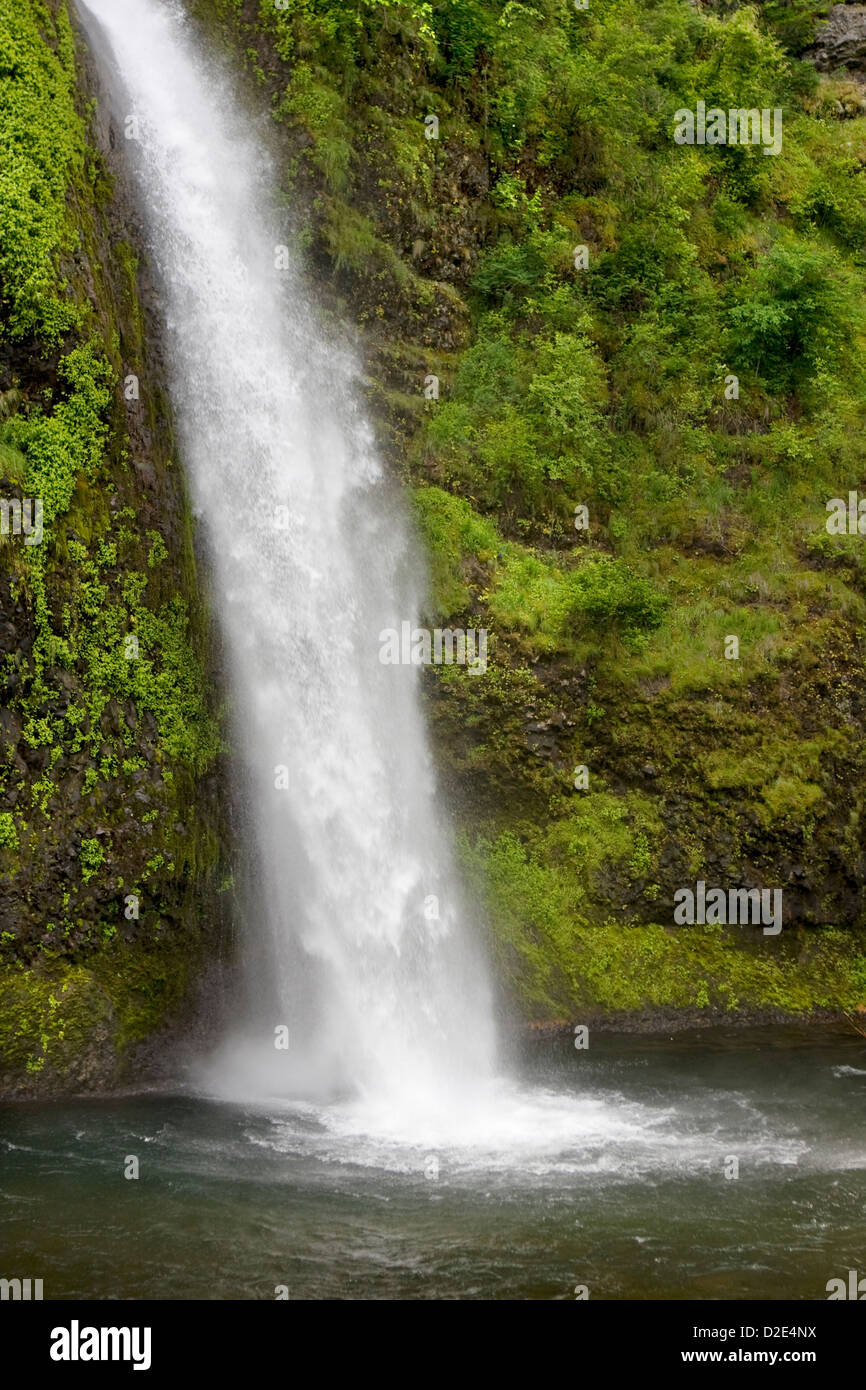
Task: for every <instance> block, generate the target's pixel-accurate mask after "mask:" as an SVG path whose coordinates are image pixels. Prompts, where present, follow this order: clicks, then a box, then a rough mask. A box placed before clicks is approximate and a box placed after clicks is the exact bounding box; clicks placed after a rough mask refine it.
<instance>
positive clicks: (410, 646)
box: [379, 623, 487, 675]
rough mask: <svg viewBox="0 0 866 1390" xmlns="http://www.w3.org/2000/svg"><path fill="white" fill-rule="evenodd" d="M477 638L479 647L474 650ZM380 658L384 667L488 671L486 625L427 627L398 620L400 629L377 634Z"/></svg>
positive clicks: (474, 673)
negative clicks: (456, 668) (453, 668)
mask: <svg viewBox="0 0 866 1390" xmlns="http://www.w3.org/2000/svg"><path fill="white" fill-rule="evenodd" d="M476 637H477V639H478V650H477V651H476ZM379 642H380V644H381V645H380V647H379V660H380V662H381V663H382V665H383V666H429V665H430V664H431V662H432V664H433V665H435V666H441V665H442V664H443V663H444V664H445V665H446V666H451V665H457V666H466V667H468V668H469V670H470V672H471V673H472V674H473V675H477V674H478V672H480V671H486V670H487V628H486V627H480V628H478V629H477V631H476V629H475V628H474V627H470V628H468V629H467V630H466V631H465V632H464V631H463V629H462V628H450V627H446V628H441V627H437V628H434V630H433V632H432V633H431V632H430V630H429V629H428V628H425V627H416V628H415V629H414V630H413V628H412V624H411V623H401V624H400V631H399V632H398V631H397V629H396V628H395V627H386V628H383V630H382V631H381V632H380V633H379Z"/></svg>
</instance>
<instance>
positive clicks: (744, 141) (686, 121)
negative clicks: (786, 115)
mask: <svg viewBox="0 0 866 1390" xmlns="http://www.w3.org/2000/svg"><path fill="white" fill-rule="evenodd" d="M674 121H675V123H676V124H675V125H674V139H675V141H676V142H677V144H678V145H763V146H764V154H781V152H782V110H781V107H778V106H777V107H775V108H774V109H773V110H772V111H771V110H770V108H769V107H766V106H765V107H764V108H763V109H762V110H760V111H759V110H758V108H757V107H750V108H748V109H746V108H745V107H741V106H738V107H731V109H730V110H729V111H723V110H722V108H721V107H720V106H711V107H710V109H709V111H708V110H707V104H706V102H705V101H699V102H698V105H697V109H696V110H694V111H690V110H689V109H688V108H687V107H685V106H681V107H680V109H679V111H675V112H674Z"/></svg>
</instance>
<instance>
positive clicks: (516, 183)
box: [192, 0, 866, 1018]
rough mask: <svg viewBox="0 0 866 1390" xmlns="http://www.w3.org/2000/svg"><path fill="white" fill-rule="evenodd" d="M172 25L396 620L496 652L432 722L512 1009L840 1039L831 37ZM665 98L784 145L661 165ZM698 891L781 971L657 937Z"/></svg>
mask: <svg viewBox="0 0 866 1390" xmlns="http://www.w3.org/2000/svg"><path fill="white" fill-rule="evenodd" d="M192 8H193V10H194V12H195V13H196V14H197V16H198V17H199V18H200V20H201V22H202V24H203V26H204V28H205V30H206V32H207V35H208V41H209V42H212V43H220V42H221V43H223V44H224V45H225V46H226V47H227V48H228V49H230V50H232V51H233V52H234V53H235V55H236V56H238V57H239V58H241V59H242V60H243V61H244V62H245V64H246V67H247V70H248V72H249V73H250V75H251V78H252V80H253V82H254V83H255V84H256V85H257V86H258V87H259V88H260V89H261V91H262V93H263V94H264V95H265V96H266V97H267V98H269V99H270V101H271V103H272V109H273V113H274V117H275V136H276V138H277V139H278V140H279V141H280V142H281V147H282V166H283V170H284V187H285V191H286V193H287V196H288V198H289V199H290V201H291V205H292V207H293V209H294V211H295V213H296V214H297V216H298V219H299V225H297V226H296V227H295V233H296V240H297V242H298V244H299V246H301V247H302V248H304V249H305V251H306V254H307V257H308V264H309V268H310V272H311V274H312V275H313V276H315V278H316V281H317V284H318V286H319V290H320V294H321V295H322V298H323V300H324V301H326V302H329V303H330V304H331V305H332V307H333V308H334V310H335V311H336V312H338V313H340V314H342V315H343V316H344V317H345V318H346V319H350V320H352V321H353V322H354V323H355V324H356V325H357V327H358V329H359V332H360V337H361V350H362V351H363V353H364V355H365V362H366V367H367V375H368V379H369V383H370V404H371V409H372V410H373V411H374V413H375V415H376V418H377V420H378V423H379V430H380V436H381V438H382V441H383V447H384V448H385V449H386V451H387V452H388V453H389V455H390V458H391V462H392V467H393V468H394V470H395V471H396V472H398V473H399V474H400V475H401V476H402V477H403V478H404V479H405V481H406V483H407V486H409V487H410V488H411V489H412V493H413V498H414V502H415V507H416V514H417V517H418V522H419V529H420V531H421V534H422V536H423V539H424V542H425V544H426V546H427V550H428V554H429V556H430V565H431V595H432V596H431V605H430V613H429V615H428V618H429V621H430V623H431V625H434V624H435V625H441V626H451V627H454V628H468V627H470V626H471V627H475V628H482V627H483V628H486V629H488V630H489V632H490V652H491V656H490V660H489V664H488V669H487V671H486V673H485V675H484V676H483V677H482V676H472V675H470V674H468V673H467V672H465V671H461V670H459V669H458V668H447V667H442V668H439V669H438V670H437V669H434V670H431V672H430V679H429V692H428V693H429V708H430V718H431V722H432V725H433V728H434V730H435V733H436V739H437V748H438V751H439V758H440V766H441V776H442V780H443V786H444V788H445V790H446V791H447V794H448V796H449V798H450V800H451V802H452V804H454V805H455V806H456V808H457V810H458V815H459V818H460V822H461V827H462V829H461V837H462V844H463V849H464V859H465V863H466V866H467V870H468V872H469V874H470V876H471V878H472V879H473V881H474V883H475V884H476V886H477V890H478V893H479V895H480V896H481V898H482V899H483V901H484V903H485V905H486V909H487V912H488V917H489V920H490V921H491V923H492V937H491V947H492V950H493V952H494V954H495V956H496V958H497V960H498V964H499V969H500V972H501V974H502V976H503V977H504V978H506V979H507V980H508V981H509V983H510V986H511V989H512V992H513V994H514V995H515V997H516V998H517V999H518V1000H519V1001H520V1005H521V1007H522V1008H523V1010H524V1011H525V1013H527V1014H528V1015H529V1016H530V1017H535V1018H550V1017H556V1016H560V1017H574V1016H575V1014H576V1011H578V1010H579V1011H581V1014H582V1013H583V1012H587V1011H589V1012H593V1013H598V1012H599V1011H606V1012H608V1013H610V1012H611V1011H636V1010H641V1009H643V1008H645V1007H646V1006H650V1008H652V1009H656V1010H662V1009H663V1010H667V1011H671V1010H674V1011H676V1010H679V1011H681V1012H684V1013H689V1014H690V1015H691V1016H693V1015H695V1014H698V1015H700V1016H703V1017H714V1016H715V1017H717V1016H719V1015H720V1014H726V1015H731V1014H733V1013H737V1012H743V1011H745V1012H747V1013H748V1012H752V1013H754V1012H756V1011H758V1012H759V1011H761V1010H767V1009H770V1010H772V1009H787V1010H791V1011H794V1012H799V1011H808V1010H810V1009H815V1008H821V1007H829V1008H836V1009H838V1008H839V1007H843V1008H845V1009H856V1008H858V1007H861V1006H862V1004H863V999H864V983H866V971H864V956H863V947H862V942H863V938H862V930H863V927H864V922H866V900H864V895H863V883H864V869H866V860H864V848H863V841H862V828H861V827H862V820H863V813H864V805H863V784H862V780H861V779H859V778H858V777H857V776H856V775H852V769H853V768H854V767H855V766H856V764H857V762H858V760H859V757H860V751H859V750H860V749H861V747H862V733H861V730H862V719H863V714H864V702H866V669H864V660H863V648H862V641H861V636H860V618H859V616H858V615H860V614H861V613H862V611H863V603H864V589H863V574H864V571H863V568H862V555H861V542H860V541H859V540H858V538H857V537H856V536H853V537H849V536H840V535H835V536H831V535H830V534H829V533H828V531H827V529H826V525H825V523H826V520H827V510H826V506H827V502H828V500H829V499H831V498H834V497H839V495H840V493H841V494H843V495H844V496H846V497H847V495H848V491H849V489H855V490H856V489H857V488H858V487H862V481H863V478H864V472H866V469H864V462H866V460H864V450H863V447H862V444H861V443H860V442H859V439H860V438H862V435H863V428H862V427H863V413H862V395H858V392H860V391H861V389H862V388H861V386H860V384H859V383H861V381H862V374H861V370H860V366H859V365H858V362H857V360H856V354H857V352H859V351H860V350H861V347H862V344H863V342H864V336H863V335H864V318H863V303H864V289H866V284H864V280H863V272H862V245H863V235H864V231H866V129H864V121H863V115H864V107H863V104H862V93H861V92H860V90H859V88H858V87H857V85H856V83H854V82H852V80H851V78H850V76H849V74H847V73H846V72H845V71H834V72H832V73H829V74H828V75H826V76H819V75H818V74H817V73H816V70H815V66H814V64H813V63H812V62H810V61H809V57H808V50H809V48H810V45H812V43H813V42H814V39H815V33H816V29H817V27H818V25H819V24H820V23H821V22H822V21H823V20H824V19H825V17H826V15H827V11H828V9H829V6H828V5H827V4H824V3H820V2H819V3H810V0H797V3H795V4H793V5H787V4H781V5H776V4H767V5H764V6H760V7H741V6H738V5H736V4H726V3H725V4H718V5H715V4H713V5H709V4H708V5H686V4H681V3H676V0H670V3H668V0H663V3H659V4H656V5H653V6H651V7H637V6H633V5H622V4H618V3H613V2H612V0H611V3H601V0H599V3H596V0H592V3H591V4H590V6H589V7H588V8H587V9H586V10H585V11H581V10H579V9H578V8H576V7H574V8H573V7H570V6H565V7H563V6H561V5H559V4H554V3H544V2H543V0H542V2H541V3H539V4H536V5H534V6H533V7H531V8H527V7H523V6H515V5H510V4H509V5H506V4H500V3H483V2H482V0H460V3H450V2H449V0H441V3H432V4H423V3H409V2H408V0H407V3H402V4H393V5H392V4H389V5H382V4H374V3H372V2H371V3H362V4H360V5H359V6H357V7H355V8H354V9H353V10H352V13H351V14H349V13H348V12H345V11H344V10H343V9H342V8H341V7H340V6H338V5H330V4H328V3H326V2H325V0H322V3H317V4H310V3H306V0H286V3H285V4H281V5H280V6H278V7H277V6H274V7H272V6H270V5H261V6H260V5H259V4H257V3H255V2H254V0H195V3H194V4H193V6H192ZM838 8H840V7H837V9H838ZM844 8H845V9H846V12H847V11H849V10H851V11H852V13H846V16H845V20H846V24H847V25H848V29H849V31H851V32H853V28H856V16H854V15H853V7H844ZM835 13H836V11H835V10H834V11H833V14H834V15H835ZM838 24H839V20H838V19H833V18H832V16H831V26H832V25H836V26H838ZM852 26H853V27H852ZM822 42H823V40H822ZM845 51H846V52H847V51H848V50H847V49H846V50H845ZM828 52H829V50H828ZM837 61H838V59H837V58H836V57H833V58H829V57H828V62H829V63H830V64H831V66H835V64H836V62H837ZM698 101H703V103H704V106H705V107H706V108H710V107H714V106H718V107H720V108H723V109H724V110H727V109H728V108H730V107H744V108H747V107H754V108H757V109H758V110H767V112H768V114H771V113H772V112H773V111H774V110H779V111H781V112H782V113H783V127H784V133H783V140H782V148H781V150H780V151H779V152H778V154H776V155H773V156H772V157H769V158H768V157H766V156H765V154H764V151H763V150H762V149H759V148H737V147H735V146H734V145H733V143H732V144H730V145H726V146H724V147H717V148H712V147H704V148H700V149H699V148H697V147H693V148H688V147H687V146H678V145H677V144H676V143H675V141H674V139H673V129H674V117H675V113H676V112H677V110H678V109H679V108H682V107H686V108H689V109H691V108H695V106H696V103H697V102H698ZM858 437H859V438H858ZM584 508H585V512H584V511H583V510H582V509H584ZM731 638H734V639H736V640H735V641H734V642H733V643H732V642H731V641H730V640H729V639H731ZM701 879H703V880H705V881H706V882H707V883H708V884H712V885H714V886H720V887H723V888H726V889H727V888H729V887H733V886H744V887H751V888H754V887H759V886H764V887H767V888H769V887H771V886H772V887H774V888H776V887H781V888H782V889H783V893H784V913H785V925H784V929H783V931H782V932H781V933H780V935H779V937H778V939H774V940H770V939H769V938H768V937H766V936H763V935H762V933H761V931H760V930H757V931H755V930H752V931H749V930H746V931H738V932H735V933H726V932H725V931H724V929H723V928H722V927H721V926H718V925H716V926H713V925H712V924H711V925H710V926H708V927H705V928H698V927H695V928H694V929H686V930H682V929H678V928H677V925H676V923H675V922H674V919H673V906H674V897H675V894H676V893H677V892H678V890H680V889H681V888H683V887H684V886H687V885H689V884H690V883H691V884H692V886H694V884H695V883H696V881H698V880H701Z"/></svg>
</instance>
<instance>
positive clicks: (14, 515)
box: [0, 497, 42, 545]
mask: <svg viewBox="0 0 866 1390" xmlns="http://www.w3.org/2000/svg"><path fill="white" fill-rule="evenodd" d="M22 532H23V533H24V544H25V545H39V543H40V541H41V540H42V498H41V497H24V498H23V499H22V498H18V497H0V536H8V535H10V534H11V535H13V536H20V535H21V534H22Z"/></svg>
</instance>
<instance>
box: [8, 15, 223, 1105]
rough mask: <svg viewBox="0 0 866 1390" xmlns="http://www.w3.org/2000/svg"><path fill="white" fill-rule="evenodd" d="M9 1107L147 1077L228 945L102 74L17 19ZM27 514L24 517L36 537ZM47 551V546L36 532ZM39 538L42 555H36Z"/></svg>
mask: <svg viewBox="0 0 866 1390" xmlns="http://www.w3.org/2000/svg"><path fill="white" fill-rule="evenodd" d="M2 44H3V64H2V70H0V115H2V119H0V144H2V153H0V171H2V172H0V181H2V197H0V289H2V300H0V393H2V394H0V472H2V477H0V495H2V497H4V498H9V499H12V498H16V499H20V500H21V501H22V504H23V505H26V506H27V507H29V508H32V504H33V501H34V499H38V502H39V505H40V508H41V526H42V535H41V538H40V539H39V541H38V542H36V543H30V544H27V543H25V542H26V540H27V538H26V537H25V535H24V534H21V533H19V534H14V533H12V534H8V535H4V536H3V537H2V539H0V559H2V571H0V610H2V621H0V684H2V686H3V698H2V704H3V712H2V716H0V873H2V883H3V889H2V895H0V970H2V999H3V1009H4V1014H5V1020H6V1021H5V1024H4V1030H3V1033H2V1038H0V1086H2V1087H3V1088H4V1089H11V1090H13V1091H20V1090H21V1089H22V1088H23V1089H24V1090H40V1091H48V1090H52V1089H58V1088H63V1087H67V1086H83V1085H87V1086H94V1085H106V1084H110V1083H111V1082H112V1081H114V1080H117V1079H118V1078H119V1077H120V1076H122V1075H125V1074H126V1075H128V1067H129V1048H130V1046H131V1044H132V1043H133V1042H136V1041H139V1040H140V1039H141V1038H142V1037H143V1036H144V1035H145V1034H149V1033H153V1032H154V1031H155V1030H158V1029H159V1028H161V1027H163V1026H164V1025H165V1026H167V1025H168V1024H169V1023H170V1022H171V1020H172V1019H176V1018H178V1017H179V1016H181V1015H182V1014H183V1012H184V1010H185V1009H186V1010H187V1011H188V1010H189V1007H190V1001H191V997H192V983H193V981H194V979H195V977H196V966H197V964H199V963H200V961H201V958H202V957H203V955H204V954H205V953H206V951H207V950H208V949H209V948H213V946H214V943H215V942H216V941H217V940H218V938H219V932H220V919H221V908H220V901H221V897H220V887H221V884H222V881H223V879H224V877H225V869H224V867H223V863H222V861H223V859H224V855H225V851H224V848H223V836H222V817H223V812H222V798H221V791H220V786H221V778H220V757H221V749H222V741H221V734H220V727H219V711H218V708H217V707H216V705H215V703H214V699H213V696H212V694H211V691H212V689H213V686H212V682H211V680H210V674H211V673H210V669H209V668H210V667H211V664H212V658H211V648H210V640H209V618H208V612H207V604H206V591H205V592H203V591H202V585H201V576H200V573H199V571H198V569H197V566H196V560H195V555H194V550H193V536H192V530H191V523H190V516H189V511H188V507H187V504H186V498H185V494H184V487H183V481H182V477H181V475H180V473H179V470H178V467H177V464H176V461H175V460H174V458H173V441H172V438H171V432H170V416H169V414H168V412H167V410H166V407H165V399H164V390H163V388H162V385H161V376H160V370H159V358H158V354H157V352H156V350H155V348H156V340H155V339H151V340H150V341H148V335H147V334H146V332H145V320H146V313H147V311H146V307H145V306H144V305H143V302H142V299H141V295H140V289H139V275H138V266H137V261H136V255H135V252H134V250H133V247H132V244H131V240H130V232H129V226H130V224H132V225H134V222H135V209H134V206H133V205H132V203H131V201H130V195H129V192H128V191H127V190H126V188H125V185H124V182H123V176H122V170H120V169H114V168H111V167H110V165H109V162H108V161H109V159H110V152H109V148H108V141H107V139H106V131H105V127H104V123H103V120H102V117H101V116H100V113H99V108H98V103H97V102H96V101H95V100H94V95H95V75H94V72H93V69H92V67H91V64H90V60H89V58H88V55H87V51H86V49H85V48H84V47H83V45H82V44H80V43H77V42H76V38H75V36H74V33H73V30H72V28H71V25H70V18H69V13H68V10H67V7H66V4H65V0H51V2H50V3H43V2H42V0H25V3H23V4H16V5H11V4H9V5H4V6H3V28H2ZM25 515H26V513H25ZM34 534H35V533H34ZM31 540H32V537H31Z"/></svg>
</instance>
